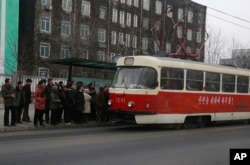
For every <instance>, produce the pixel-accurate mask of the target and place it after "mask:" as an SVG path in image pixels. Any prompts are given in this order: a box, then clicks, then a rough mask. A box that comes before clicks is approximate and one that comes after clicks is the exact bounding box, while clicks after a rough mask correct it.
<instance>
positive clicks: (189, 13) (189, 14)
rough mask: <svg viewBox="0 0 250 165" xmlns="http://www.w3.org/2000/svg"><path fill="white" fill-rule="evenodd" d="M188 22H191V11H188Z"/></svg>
mask: <svg viewBox="0 0 250 165" xmlns="http://www.w3.org/2000/svg"><path fill="white" fill-rule="evenodd" d="M187 20H188V23H193V12H192V11H188V18H187Z"/></svg>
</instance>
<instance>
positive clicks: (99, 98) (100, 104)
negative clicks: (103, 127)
mask: <svg viewBox="0 0 250 165" xmlns="http://www.w3.org/2000/svg"><path fill="white" fill-rule="evenodd" d="M105 101H106V100H105V96H104V88H103V87H100V89H99V92H98V93H97V95H96V101H95V102H96V121H97V123H98V124H101V123H102V122H103V121H104V112H105V106H106V104H105Z"/></svg>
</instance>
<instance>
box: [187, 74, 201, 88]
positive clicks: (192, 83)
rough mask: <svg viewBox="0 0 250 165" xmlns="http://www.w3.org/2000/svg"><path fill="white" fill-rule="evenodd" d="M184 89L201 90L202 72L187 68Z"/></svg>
mask: <svg viewBox="0 0 250 165" xmlns="http://www.w3.org/2000/svg"><path fill="white" fill-rule="evenodd" d="M186 89H187V90H194V91H201V90H203V72H202V71H196V70H187V79H186Z"/></svg>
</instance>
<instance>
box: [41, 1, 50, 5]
mask: <svg viewBox="0 0 250 165" xmlns="http://www.w3.org/2000/svg"><path fill="white" fill-rule="evenodd" d="M51 1H52V0H41V4H42V5H51V4H52V2H51Z"/></svg>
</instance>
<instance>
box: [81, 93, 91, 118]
mask: <svg viewBox="0 0 250 165" xmlns="http://www.w3.org/2000/svg"><path fill="white" fill-rule="evenodd" d="M90 100H91V96H90V95H89V94H87V93H84V101H85V104H84V110H83V111H82V113H90V112H91V108H90Z"/></svg>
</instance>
